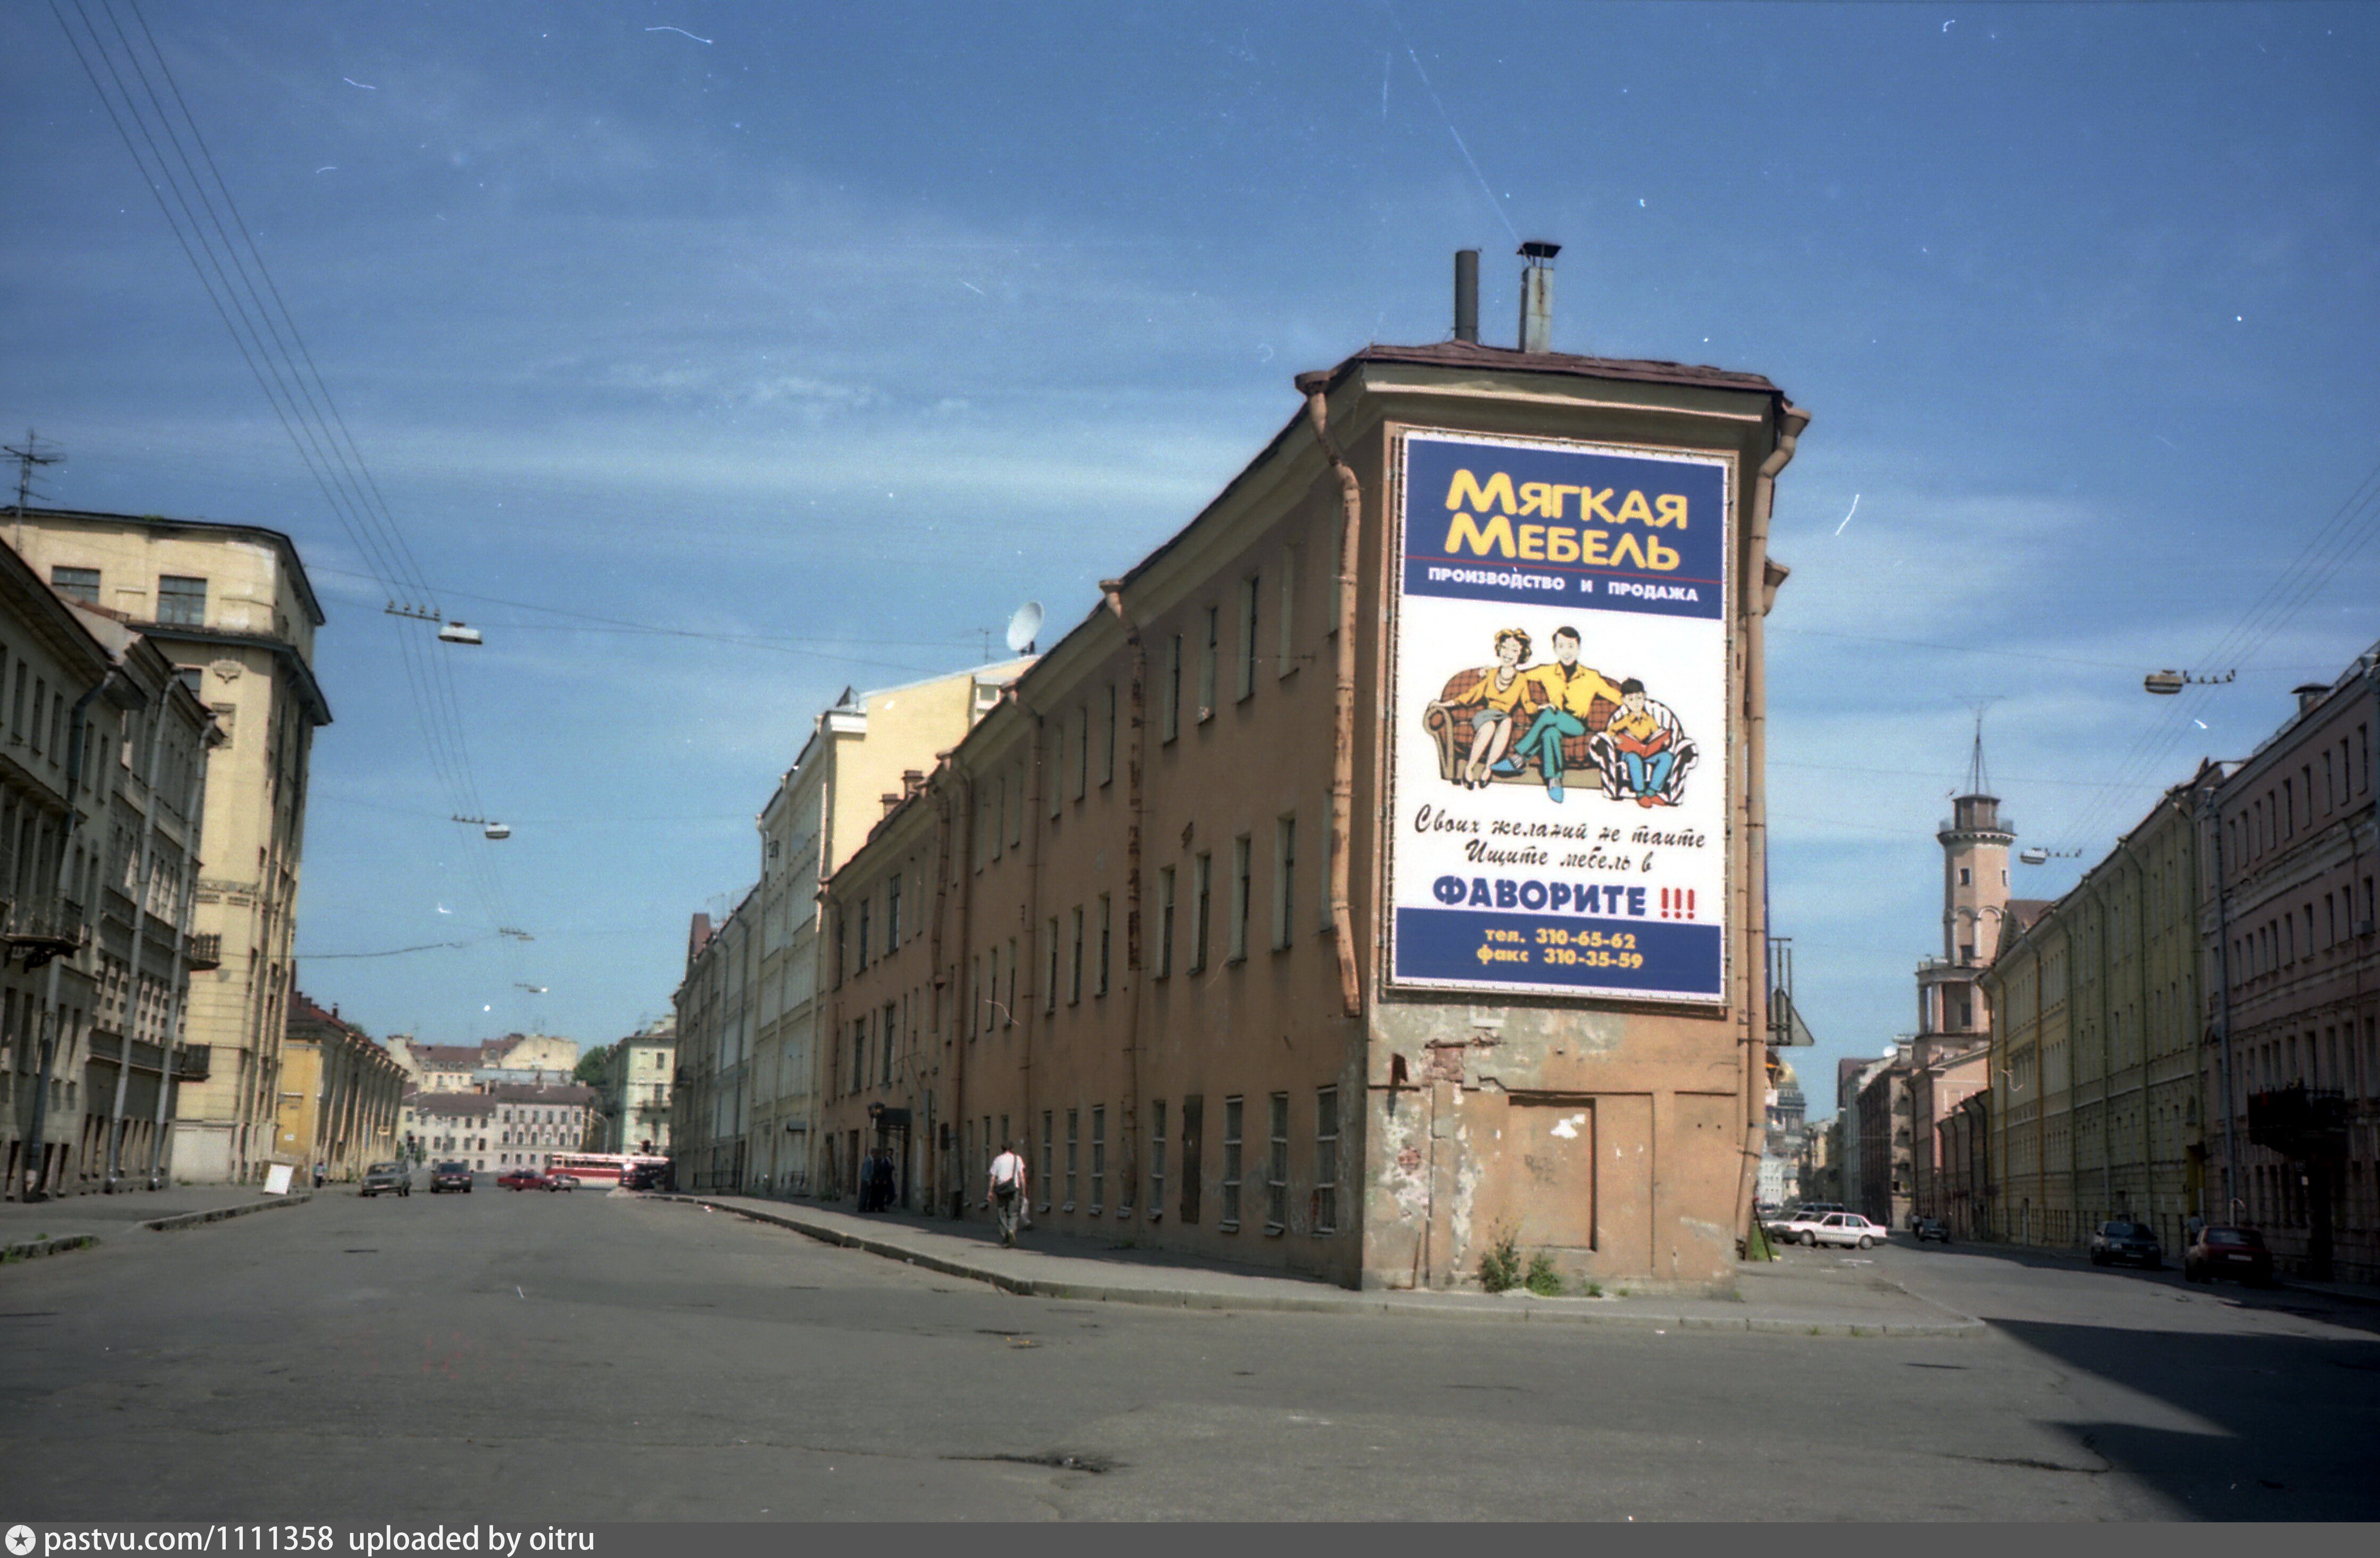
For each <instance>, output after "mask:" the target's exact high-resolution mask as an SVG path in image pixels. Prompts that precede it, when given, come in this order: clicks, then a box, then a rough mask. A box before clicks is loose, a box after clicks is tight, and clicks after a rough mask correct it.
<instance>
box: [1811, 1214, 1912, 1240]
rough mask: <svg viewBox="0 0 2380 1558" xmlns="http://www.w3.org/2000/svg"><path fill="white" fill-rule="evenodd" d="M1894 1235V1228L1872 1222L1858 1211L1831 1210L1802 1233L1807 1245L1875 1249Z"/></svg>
mask: <svg viewBox="0 0 2380 1558" xmlns="http://www.w3.org/2000/svg"><path fill="white" fill-rule="evenodd" d="M1891 1236H1892V1230H1891V1229H1889V1228H1887V1227H1885V1226H1884V1225H1883V1224H1882V1223H1871V1222H1869V1221H1868V1220H1867V1219H1866V1218H1864V1217H1862V1216H1861V1215H1860V1214H1859V1213H1858V1212H1856V1211H1830V1212H1828V1213H1827V1215H1826V1216H1824V1217H1822V1218H1820V1219H1818V1221H1817V1222H1816V1223H1812V1224H1811V1225H1810V1230H1809V1232H1808V1233H1806V1234H1804V1235H1802V1242H1803V1244H1807V1245H1822V1244H1823V1245H1832V1246H1833V1247H1835V1248H1838V1249H1851V1248H1859V1249H1874V1248H1876V1246H1878V1245H1880V1244H1882V1243H1884V1241H1885V1240H1887V1239H1888V1238H1890V1237H1891Z"/></svg>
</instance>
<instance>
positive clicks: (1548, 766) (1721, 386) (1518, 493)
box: [818, 257, 1807, 1286]
mask: <svg viewBox="0 0 2380 1558" xmlns="http://www.w3.org/2000/svg"><path fill="white" fill-rule="evenodd" d="M1543 269H1544V267H1543V265H1542V263H1540V262H1538V261H1537V260H1536V258H1534V257H1533V263H1532V271H1533V272H1537V271H1542V270H1543ZM1538 285H1539V283H1538V282H1536V281H1533V282H1532V284H1531V286H1532V288H1533V295H1540V294H1539V293H1537V292H1536V287H1537V286H1538ZM1545 285H1548V286H1549V283H1546V284H1545ZM1299 388H1300V391H1301V394H1302V395H1303V396H1305V406H1304V407H1303V408H1301V409H1300V410H1299V412H1298V413H1297V414H1296V415H1295V416H1293V418H1292V419H1291V420H1290V421H1289V423H1288V425H1287V426H1285V427H1284V428H1283V429H1282V430H1281V432H1280V434H1279V435H1278V436H1276V437H1275V438H1274V439H1273V441H1272V442H1271V444H1269V446H1268V447H1267V448H1266V449H1265V451H1264V452H1263V453H1262V454H1261V455H1260V456H1257V459H1256V461H1255V462H1254V463H1253V464H1251V465H1250V466H1249V467H1248V468H1247V469H1245V471H1243V472H1242V473H1241V474H1240V475H1239V476H1238V477H1237V478H1236V479H1235V480H1234V481H1233V482H1232V483H1231V485H1230V486H1229V487H1228V488H1227V489H1226V490H1225V491H1224V492H1223V493H1222V494H1221V495H1220V497H1218V498H1217V499H1216V500H1215V501H1214V502H1213V503H1212V504H1211V505H1209V506H1208V508H1207V509H1206V511H1205V512H1203V513H1202V514H1201V515H1199V516H1198V517H1197V518H1196V520H1194V521H1193V522H1192V523H1191V524H1190V526H1189V527H1188V528H1187V529H1184V530H1183V531H1182V532H1181V533H1180V534H1179V535H1177V536H1175V537H1174V538H1173V539H1172V541H1171V542H1168V543H1166V545H1164V546H1163V547H1161V548H1160V549H1159V551H1157V552H1156V553H1155V554H1152V555H1151V556H1149V557H1148V558H1147V559H1146V560H1144V561H1143V562H1142V563H1141V564H1140V565H1139V566H1136V567H1135V568H1134V569H1133V570H1132V571H1131V572H1130V573H1128V574H1127V575H1126V576H1124V577H1123V578H1121V579H1118V580H1114V581H1111V583H1110V584H1109V585H1108V586H1106V587H1105V594H1104V599H1102V601H1101V602H1100V603H1099V605H1098V606H1097V607H1095V608H1094V609H1093V610H1092V612H1091V613H1090V615H1088V616H1087V618H1086V619H1085V620H1084V621H1083V622H1082V623H1081V624H1080V625H1079V626H1078V627H1075V629H1074V630H1073V631H1072V632H1070V633H1068V634H1067V635H1066V636H1065V637H1064V639H1062V640H1061V641H1060V642H1058V643H1057V644H1056V645H1055V646H1054V647H1052V648H1050V650H1049V651H1048V652H1047V653H1046V654H1044V656H1043V657H1042V658H1041V660H1040V661H1039V662H1038V663H1036V664H1035V665H1033V666H1032V667H1030V668H1029V669H1027V670H1026V671H1024V672H1023V673H1022V674H1021V675H1020V676H1018V677H1017V679H1016V680H1015V682H1014V686H1013V687H1012V688H1009V690H1008V693H1007V695H1006V696H1005V697H1004V698H1003V699H1002V700H1001V702H1000V703H999V705H998V706H997V707H995V708H993V709H992V710H991V711H990V712H988V713H987V714H986V715H985V716H984V718H983V719H982V720H981V722H980V723H979V724H977V726H976V727H975V729H974V730H973V731H972V732H970V733H969V734H968V735H967V736H966V738H965V740H964V741H962V742H960V743H959V744H958V746H957V747H956V748H955V749H953V751H952V752H951V753H950V754H949V756H948V757H947V759H946V760H944V761H942V762H941V763H940V764H939V765H937V767H936V768H935V769H934V771H933V772H932V773H931V775H930V776H929V777H928V778H927V779H926V780H925V782H924V783H922V784H921V785H918V786H917V787H916V788H915V789H914V791H913V792H911V793H910V794H908V795H907V796H906V797H905V798H901V799H899V800H897V802H896V804H895V807H894V809H893V810H892V813H891V814H890V815H889V816H888V817H887V818H886V819H885V820H884V821H883V822H880V823H879V824H878V827H877V830H876V833H875V834H874V835H873V836H872V837H871V839H870V840H869V842H868V845H867V846H865V847H864V848H862V849H861V850H860V851H859V852H858V853H857V854H856V855H855V856H854V857H853V858H852V859H851V861H850V862H849V863H848V864H847V865H845V866H844V869H843V870H840V871H839V872H837V873H836V875H835V876H834V878H833V879H832V882H831V883H830V884H829V888H828V892H827V899H826V905H825V914H826V918H827V922H828V926H829V929H828V931H827V934H828V935H829V936H830V938H831V946H830V950H829V955H828V958H829V981H828V982H829V986H830V988H829V990H828V991H827V992H826V993H825V1001H826V1004H827V1012H826V1015H825V1017H824V1019H823V1020H822V1021H821V1023H820V1049H821V1058H822V1063H823V1064H822V1066H821V1071H822V1089H821V1095H822V1101H823V1102H822V1110H823V1118H822V1121H821V1125H822V1126H823V1129H822V1130H821V1133H820V1149H821V1150H820V1163H819V1168H818V1172H819V1174H820V1183H821V1184H822V1185H826V1184H829V1183H832V1184H835V1185H839V1186H840V1187H844V1188H846V1189H847V1188H848V1187H850V1185H851V1182H852V1178H853V1175H854V1173H855V1171H856V1167H857V1163H856V1159H858V1158H859V1157H861V1156H862V1155H863V1153H864V1151H865V1150H866V1149H867V1148H868V1147H871V1146H874V1145H876V1144H878V1143H882V1144H883V1145H886V1146H888V1147H891V1148H892V1149H893V1150H894V1152H895V1155H896V1159H897V1160H898V1162H899V1164H900V1167H901V1168H902V1170H903V1173H904V1175H905V1184H904V1185H903V1187H902V1189H903V1191H904V1193H905V1196H906V1197H907V1198H908V1199H910V1200H911V1202H912V1203H913V1204H924V1205H930V1206H933V1207H935V1208H937V1209H939V1210H941V1211H959V1212H962V1213H964V1214H965V1215H970V1216H973V1215H980V1212H979V1210H978V1209H977V1204H976V1203H977V1202H978V1201H979V1199H980V1198H981V1195H982V1176H983V1175H984V1172H985V1169H986V1165H987V1163H988V1161H989V1159H990V1154H991V1152H992V1151H993V1150H996V1148H997V1145H998V1143H1000V1142H1001V1141H1002V1140H1003V1139H1006V1140H1014V1141H1015V1142H1017V1143H1018V1145H1019V1146H1020V1148H1021V1149H1022V1150H1025V1151H1026V1157H1027V1161H1028V1163H1029V1164H1030V1165H1031V1167H1032V1169H1033V1171H1034V1174H1035V1177H1036V1179H1037V1184H1036V1187H1035V1188H1034V1191H1033V1196H1034V1199H1035V1202H1036V1204H1037V1207H1038V1208H1039V1209H1040V1215H1041V1216H1042V1217H1043V1219H1044V1220H1045V1222H1048V1223H1054V1224H1055V1225H1057V1226H1059V1227H1061V1228H1075V1229H1083V1230H1087V1229H1089V1228H1091V1227H1093V1226H1097V1227H1099V1228H1100V1229H1102V1230H1105V1231H1110V1232H1112V1233H1115V1234H1130V1235H1132V1236H1134V1237H1135V1238H1137V1239H1139V1240H1142V1241H1144V1242H1153V1243H1156V1244H1159V1245H1162V1246H1165V1247H1169V1248H1179V1249H1184V1250H1186V1251H1194V1252H1197V1253H1200V1254H1204V1255H1208V1256H1214V1257H1223V1258H1237V1259H1242V1260H1257V1261H1261V1262H1266V1263H1269V1264H1272V1265H1276V1266H1282V1267H1288V1268H1293V1269H1297V1270H1302V1271H1308V1272H1316V1273H1318V1274H1321V1275H1325V1276H1328V1277H1330V1278H1332V1279H1335V1280H1337V1281H1340V1282H1342V1283H1346V1284H1365V1285H1371V1286H1407V1285H1416V1284H1419V1285H1437V1286H1443V1285H1448V1284H1454V1283H1457V1282H1461V1281H1466V1280H1469V1278H1470V1277H1471V1275H1472V1274H1473V1273H1475V1272H1476V1270H1477V1267H1478V1264H1479V1259H1480V1256H1481V1254H1482V1253H1483V1252H1484V1251H1485V1250H1486V1249H1487V1248H1488V1246H1489V1245H1490V1244H1491V1243H1493V1242H1494V1241H1495V1240H1496V1239H1497V1238H1498V1237H1499V1236H1500V1235H1503V1234H1508V1233H1509V1234H1510V1235H1512V1236H1513V1237H1514V1238H1515V1239H1516V1240H1517V1241H1518V1243H1519V1244H1520V1245H1521V1246H1522V1247H1523V1248H1524V1249H1528V1250H1538V1249H1542V1250H1544V1251H1546V1252H1547V1253H1548V1255H1550V1256H1551V1257H1552V1258H1553V1259H1554V1260H1555V1261H1556V1263H1557V1265H1558V1266H1560V1268H1562V1269H1563V1270H1565V1271H1566V1272H1569V1273H1571V1274H1573V1275H1574V1276H1587V1275H1594V1276H1598V1277H1607V1276H1614V1275H1626V1276H1630V1277H1633V1278H1637V1279H1640V1280H1647V1281H1654V1282H1674V1283H1679V1284H1715V1283H1724V1282H1726V1281H1728V1280H1730V1271H1731V1268H1732V1266H1733V1263H1734V1261H1735V1259H1736V1250H1735V1240H1736V1238H1737V1236H1738V1235H1739V1234H1740V1232H1741V1230H1742V1228H1743V1225H1744V1222H1745V1219H1746V1217H1747V1216H1748V1212H1749V1207H1750V1202H1751V1197H1752V1192H1753V1185H1754V1171H1755V1167H1756V1164H1757V1162H1758V1156H1759V1151H1760V1146H1761V1136H1762V1129H1763V1125H1764V1121H1763V1092H1764V1083H1765V1073H1766V1065H1765V1053H1764V1047H1763V1044H1762V1042H1761V1036H1762V1034H1763V1032H1764V1023H1765V1013H1764V1011H1763V1010H1762V1006H1763V992H1761V990H1760V989H1759V988H1758V986H1759V982H1760V981H1759V980H1757V979H1755V978H1754V977H1752V976H1753V974H1754V973H1755V971H1757V970H1758V969H1760V968H1762V966H1763V959H1762V955H1761V953H1762V948H1763V944H1764V936H1765V926H1764V924H1763V923H1762V919H1761V912H1762V911H1761V902H1760V897H1761V895H1760V894H1759V893H1758V892H1757V891H1755V890H1753V885H1752V884H1753V883H1754V882H1755V881H1756V880H1757V878H1756V875H1755V872H1756V870H1758V866H1759V862H1760V859H1761V856H1762V850H1763V845H1762V810H1761V800H1760V786H1759V775H1760V773H1761V767H1760V765H1761V761H1762V755H1761V730H1760V726H1761V719H1762V712H1763V709H1764V693H1763V689H1762V683H1761V676H1762V663H1763V662H1762V654H1761V637H1760V618H1761V616H1762V615H1763V613H1764V612H1765V610H1766V608H1767V603H1768V601H1769V600H1770V598H1771V597H1772V596H1773V593H1774V590H1775V588H1776V586H1777V585H1778V584H1779V583H1780V582H1781V581H1782V579H1783V577H1784V570H1783V569H1782V568H1781V567H1778V566H1774V565H1772V564H1771V563H1770V562H1769V561H1768V559H1767V554H1766V548H1765V539H1766V534H1767V516H1768V512H1769V504H1770V499H1771V492H1772V482H1773V481H1774V478H1775V476H1776V475H1777V473H1778V471H1779V470H1780V469H1782V468H1783V466H1784V465H1785V463H1786V461H1787V459H1788V458H1790V456H1791V450H1792V447H1793V440H1794V438H1795V436H1796V435H1797V434H1798V433H1799V432H1800V431H1801V429H1802V428H1803V425H1804V424H1805V423H1806V420H1807V418H1806V416H1805V415H1804V414H1803V412H1801V411H1800V410H1798V409H1796V408H1793V407H1791V405H1790V404H1789V403H1788V402H1787V401H1786V400H1785V398H1784V396H1783V395H1782V394H1781V393H1780V392H1779V390H1778V389H1777V388H1776V387H1775V386H1774V385H1773V384H1771V383H1769V382H1768V381H1767V380H1765V379H1762V378H1758V377H1756V376H1754V375H1749V374H1742V373H1732V372H1724V371H1717V370H1709V369H1700V368H1688V367H1681V366H1678V365H1675V364H1670V363H1653V362H1628V361H1615V360H1607V359H1594V358H1585V357H1574V356H1565V355H1560V354H1556V353H1552V352H1550V351H1545V350H1535V351H1512V350H1504V349H1499V348H1493V347H1481V346H1478V345H1476V344H1475V343H1474V342H1472V341H1467V340H1458V341H1455V342H1451V343H1447V344H1443V345H1439V346H1430V347H1377V346H1376V347H1369V348H1366V350H1364V351H1362V352H1359V353H1357V354H1356V355H1355V356H1354V357H1351V358H1349V359H1346V360H1345V361H1343V362H1342V363H1341V364H1340V365H1339V366H1338V367H1336V368H1334V369H1332V370H1330V371H1328V372H1325V373H1318V374H1312V375H1308V376H1306V377H1305V378H1304V379H1301V380H1300V382H1299ZM1515 629H1517V631H1515ZM1565 630H1567V631H1565ZM1553 712H1560V713H1562V714H1564V715H1566V716H1567V717H1566V718H1564V719H1559V720H1558V719H1555V718H1553V717H1551V716H1552V713H1553ZM1515 753H1519V754H1522V761H1520V763H1519V764H1518V765H1517V769H1516V765H1515V764H1514V763H1513V762H1512V761H1509V760H1511V759H1512V757H1513V756H1514V754H1515ZM896 906H897V907H896Z"/></svg>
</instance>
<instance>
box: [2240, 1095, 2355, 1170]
mask: <svg viewBox="0 0 2380 1558" xmlns="http://www.w3.org/2000/svg"><path fill="white" fill-rule="evenodd" d="M2347 1126H2348V1108H2347V1095H2346V1094H2344V1093H2342V1092H2340V1091H2339V1090H2338V1089H2335V1088H2309V1087H2305V1086H2303V1085H2302V1084H2300V1085H2297V1086H2292V1087H2287V1088H2277V1089H2273V1090H2271V1091H2269V1092H2260V1093H2250V1094H2249V1095H2248V1139H2249V1140H2250V1141H2251V1142H2253V1144H2254V1145H2256V1146H2258V1147H2269V1148H2271V1149H2272V1150H2274V1151H2276V1152H2278V1153H2280V1154H2281V1155H2282V1156H2283V1157H2288V1158H2322V1157H2332V1156H2338V1155H2343V1154H2344V1153H2345V1152H2346V1150H2347Z"/></svg>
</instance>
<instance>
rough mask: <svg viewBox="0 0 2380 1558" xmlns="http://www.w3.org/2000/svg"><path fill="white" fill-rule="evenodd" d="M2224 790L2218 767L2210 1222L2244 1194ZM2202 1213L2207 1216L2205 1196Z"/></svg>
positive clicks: (2212, 799) (2213, 790) (2214, 791)
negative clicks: (2216, 1134) (2217, 1189)
mask: <svg viewBox="0 0 2380 1558" xmlns="http://www.w3.org/2000/svg"><path fill="white" fill-rule="evenodd" d="M2222 793H2223V771H2222V769H2221V768H2220V767H2217V768H2216V771H2215V783H2214V784H2212V785H2208V786H2207V789H2206V795H2205V797H2204V800H2203V801H2202V802H2201V803H2200V810H2201V814H2202V815H2203V816H2204V817H2205V819H2206V821H2207V822H2208V823H2209V825H2210V826H2211V827H2212V828H2213V830H2214V833H2215V979H2216V998H2215V1036H2216V1054H2217V1056H2218V1058H2219V1059H2220V1060H2221V1062H2222V1067H2223V1211H2222V1214H2221V1215H2220V1216H2217V1217H2207V1218H2206V1220H2207V1221H2208V1222H2209V1223H2228V1222H2229V1221H2230V1220H2231V1217H2232V1208H2233V1206H2234V1205H2236V1204H2237V1202H2238V1200H2239V1198H2240V1146H2239V1141H2238V1138H2237V1136H2236V1134H2235V1132H2234V1131H2233V1129H2232V1118H2231V1112H2232V1097H2233V1094H2232V1090H2231V913H2230V909H2231V902H2230V898H2229V895H2228V894H2227V892H2226V891H2225V889H2226V887H2227V886H2228V881H2227V879H2226V877H2225V876H2224V870H2223V809H2222V806H2221V804H2220V801H2221V797H2222ZM2198 1214H2199V1215H2200V1216H2201V1217H2206V1208H2205V1205H2204V1201H2203V1200H2202V1202H2201V1204H2200V1206H2199V1209H2198Z"/></svg>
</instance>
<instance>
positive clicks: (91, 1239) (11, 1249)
mask: <svg viewBox="0 0 2380 1558" xmlns="http://www.w3.org/2000/svg"><path fill="white" fill-rule="evenodd" d="M98 1242H99V1237H98V1235H95V1234H72V1235H67V1237H65V1238H62V1239H22V1240H19V1241H18V1243H16V1244H12V1245H9V1246H7V1247H6V1248H0V1260H10V1261H14V1260H36V1259H38V1258H39V1257H41V1256H44V1255H64V1254H65V1253H66V1252H67V1250H69V1249H81V1248H85V1247H86V1246H89V1245H95V1244H97V1243H98Z"/></svg>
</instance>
